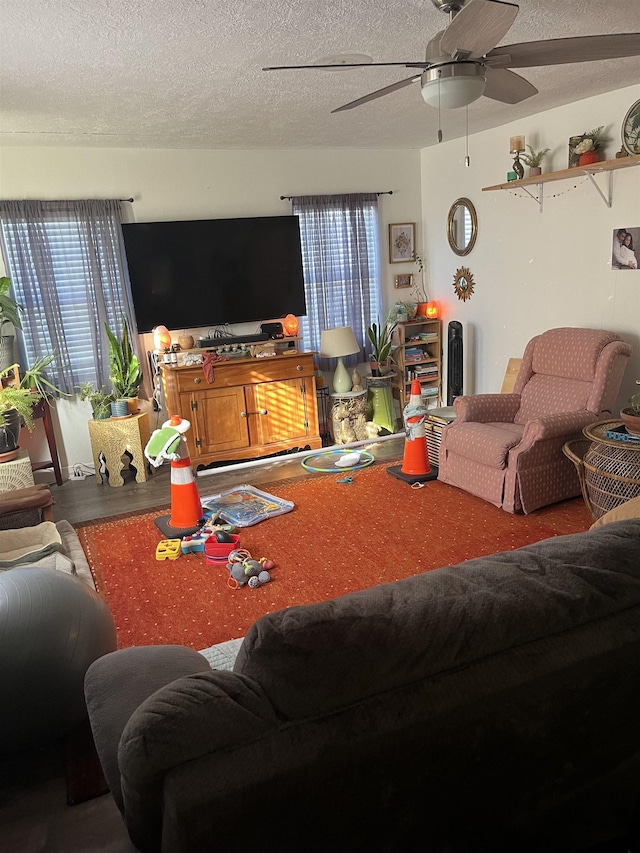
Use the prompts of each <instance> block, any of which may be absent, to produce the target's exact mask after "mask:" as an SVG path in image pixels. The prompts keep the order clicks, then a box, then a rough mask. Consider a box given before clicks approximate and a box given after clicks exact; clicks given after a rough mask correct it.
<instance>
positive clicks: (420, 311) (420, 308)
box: [416, 302, 428, 317]
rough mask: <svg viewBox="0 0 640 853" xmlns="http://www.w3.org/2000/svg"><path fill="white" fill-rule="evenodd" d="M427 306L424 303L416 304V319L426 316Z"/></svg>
mask: <svg viewBox="0 0 640 853" xmlns="http://www.w3.org/2000/svg"><path fill="white" fill-rule="evenodd" d="M427 304H428V303H426V302H418V304H417V306H416V317H426V316H427Z"/></svg>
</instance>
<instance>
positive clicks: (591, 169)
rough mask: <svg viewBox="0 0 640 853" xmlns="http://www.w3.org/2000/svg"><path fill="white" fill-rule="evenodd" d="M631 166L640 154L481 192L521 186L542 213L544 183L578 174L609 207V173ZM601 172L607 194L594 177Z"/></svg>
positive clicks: (638, 160)
mask: <svg viewBox="0 0 640 853" xmlns="http://www.w3.org/2000/svg"><path fill="white" fill-rule="evenodd" d="M631 166H640V155H636V156H633V157H619V158H617V159H616V160H603V161H601V162H599V163H591V165H589V166H575V167H574V168H572V169H561V170H560V171H558V172H546V173H545V174H544V175H534V176H533V177H531V178H522V179H521V180H519V181H506V182H505V183H503V184H495V185H494V186H492V187H483V188H482V192H493V191H494V190H512V189H516V188H517V187H522V189H524V191H525V192H526V193H527V194H528V195H530V196H531V198H533V199H535V200H536V201H537V202H538V204H539V207H540V213H542V202H543V186H544V184H549V183H552V182H554V181H570V180H572V179H573V178H576V177H577V176H579V175H585V176H586V177H587V178H589V180H590V181H591V183H592V185H593V186H594V187H595V189H596V190H597V192H598V194H599V195H600V197H601V198H602V200H603V201H604V203H605V204H606V205H607V207H611V203H612V184H611V175H612V173H613V172H616V171H617V170H618V169H628V168H629V167H631ZM602 173H608V174H609V192H608V195H607V196H605V195H604V193H603V192H602V190H601V189H600V187H599V186H598V184H597V183H596V182H595V179H594V175H599V174H602ZM529 187H537V188H538V194H537V195H534V193H532V192H530V191H529Z"/></svg>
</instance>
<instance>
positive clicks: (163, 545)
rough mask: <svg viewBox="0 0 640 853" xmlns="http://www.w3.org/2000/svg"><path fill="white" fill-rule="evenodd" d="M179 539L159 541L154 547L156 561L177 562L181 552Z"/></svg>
mask: <svg viewBox="0 0 640 853" xmlns="http://www.w3.org/2000/svg"><path fill="white" fill-rule="evenodd" d="M180 545H181V542H180V540H179V539H161V540H160V541H159V542H158V544H157V546H156V560H177V559H178V557H179V556H180V554H181V553H182V551H181V550H180Z"/></svg>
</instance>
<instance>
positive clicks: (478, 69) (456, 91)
mask: <svg viewBox="0 0 640 853" xmlns="http://www.w3.org/2000/svg"><path fill="white" fill-rule="evenodd" d="M486 83H487V81H486V78H485V74H484V68H483V66H482V65H480V64H479V63H477V62H453V63H446V62H445V63H442V64H441V65H434V66H432V67H431V68H427V69H426V71H423V72H422V77H421V86H422V88H421V92H422V97H423V98H424V100H425V103H427V104H429V106H430V107H442V109H444V110H454V109H457V108H458V107H466V106H467V104H472V103H473V102H474V101H477V100H478V98H479V97H480V96H481V95H482V93H483V92H484V88H485V86H486Z"/></svg>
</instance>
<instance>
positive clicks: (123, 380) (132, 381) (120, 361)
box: [105, 317, 142, 417]
mask: <svg viewBox="0 0 640 853" xmlns="http://www.w3.org/2000/svg"><path fill="white" fill-rule="evenodd" d="M105 329H106V330H107V337H108V338H109V365H110V368H111V374H110V379H111V384H112V385H113V394H114V398H115V400H114V403H118V402H119V403H122V402H123V401H124V400H126V401H127V411H125V410H124V407H122V406H121V407H115V411H116V412H118V413H119V417H123V416H126V415H127V414H130V415H131V414H135V413H136V412H137V411H138V402H139V401H138V391H139V390H140V385H142V370H141V369H140V363H139V362H138V357H137V355H135V353H134V352H133V350H132V348H131V341H130V339H129V327H128V326H127V320H126V318H125V317H123V318H122V335H121V337H120V340H118V338H117V337H116V336H115V334H114V333H113V331H112V330H111V329H110V328H109V326H108V325H107V324H106V323H105ZM111 409H112V411H113V410H114V405H112V406H111Z"/></svg>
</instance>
